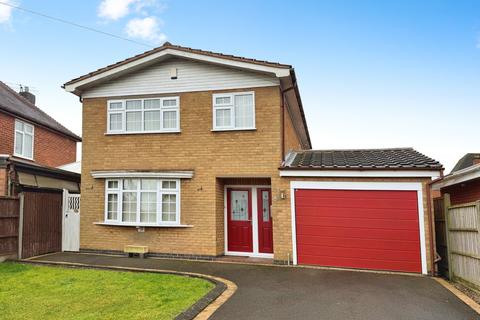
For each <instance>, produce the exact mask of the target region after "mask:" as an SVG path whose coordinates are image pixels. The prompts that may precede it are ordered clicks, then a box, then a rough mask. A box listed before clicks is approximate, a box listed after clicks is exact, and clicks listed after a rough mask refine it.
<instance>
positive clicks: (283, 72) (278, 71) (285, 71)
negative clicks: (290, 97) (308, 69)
mask: <svg viewBox="0 0 480 320" xmlns="http://www.w3.org/2000/svg"><path fill="white" fill-rule="evenodd" d="M166 55H172V56H176V57H181V58H187V59H194V60H199V61H205V62H208V63H215V64H221V65H225V66H229V67H234V68H241V69H247V70H252V71H257V72H266V73H273V74H275V76H276V77H278V78H281V77H287V76H289V75H290V69H289V68H275V67H269V66H264V65H259V64H255V63H248V62H242V61H235V60H230V59H225V58H219V57H211V56H207V55H202V54H198V53H192V52H185V51H181V50H175V49H166V50H162V51H160V52H157V53H154V54H151V55H148V56H146V57H144V58H141V59H138V60H135V61H132V62H130V63H126V64H123V65H121V66H118V67H116V68H113V69H110V70H107V71H105V72H102V73H99V74H97V75H94V76H91V77H88V78H87V79H84V80H80V81H78V82H74V83H72V84H68V85H66V86H65V90H66V91H68V92H75V91H76V90H77V89H78V88H79V87H81V86H84V85H86V84H89V83H92V82H94V81H97V80H101V79H103V78H106V77H109V76H113V75H115V74H116V73H118V72H122V71H125V70H127V69H130V68H133V67H136V66H139V65H141V64H144V63H147V62H150V61H152V60H155V59H158V58H161V57H163V56H166Z"/></svg>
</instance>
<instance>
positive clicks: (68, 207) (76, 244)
mask: <svg viewBox="0 0 480 320" xmlns="http://www.w3.org/2000/svg"><path fill="white" fill-rule="evenodd" d="M79 250H80V195H79V194H70V193H69V192H68V191H67V190H64V191H63V233H62V251H79Z"/></svg>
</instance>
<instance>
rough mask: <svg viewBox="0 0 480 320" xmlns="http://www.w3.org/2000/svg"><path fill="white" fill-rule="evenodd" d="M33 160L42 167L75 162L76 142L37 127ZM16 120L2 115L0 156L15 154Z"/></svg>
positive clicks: (0, 119) (0, 121)
mask: <svg viewBox="0 0 480 320" xmlns="http://www.w3.org/2000/svg"><path fill="white" fill-rule="evenodd" d="M34 126H35V130H34V132H35V137H34V147H33V154H34V155H33V160H34V161H35V162H36V163H38V164H42V165H46V166H50V167H58V166H61V165H63V164H67V163H70V162H75V160H76V157H77V143H76V141H74V140H72V139H70V138H67V137H66V136H64V135H60V134H57V133H55V132H53V131H51V130H48V129H45V128H43V127H40V126H38V125H35V124H34ZM14 132H15V118H14V117H12V116H10V115H7V114H4V113H0V133H1V139H0V154H10V155H12V154H13V147H14V139H15V138H14Z"/></svg>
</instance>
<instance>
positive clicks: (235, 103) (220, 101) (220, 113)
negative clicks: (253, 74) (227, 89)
mask: <svg viewBox="0 0 480 320" xmlns="http://www.w3.org/2000/svg"><path fill="white" fill-rule="evenodd" d="M248 129H255V96H254V93H253V92H238V93H228V94H224V93H222V94H214V95H213V130H218V131H220V130H248Z"/></svg>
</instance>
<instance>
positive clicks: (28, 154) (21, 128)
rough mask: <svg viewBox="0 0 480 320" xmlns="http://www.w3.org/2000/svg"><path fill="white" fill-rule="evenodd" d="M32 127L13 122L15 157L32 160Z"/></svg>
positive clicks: (16, 121)
mask: <svg viewBox="0 0 480 320" xmlns="http://www.w3.org/2000/svg"><path fill="white" fill-rule="evenodd" d="M33 129H34V128H33V126H32V125H31V124H28V123H26V122H23V121H20V120H15V143H14V144H15V146H14V152H13V154H14V155H15V156H19V157H23V158H28V159H33V137H34V134H33Z"/></svg>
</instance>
